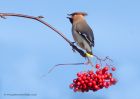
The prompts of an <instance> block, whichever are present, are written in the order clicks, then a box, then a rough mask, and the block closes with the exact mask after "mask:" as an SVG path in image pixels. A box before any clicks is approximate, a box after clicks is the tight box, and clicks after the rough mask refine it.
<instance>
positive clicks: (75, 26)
mask: <svg viewBox="0 0 140 99" xmlns="http://www.w3.org/2000/svg"><path fill="white" fill-rule="evenodd" d="M68 15H69V17H67V18H68V19H69V21H70V22H71V24H72V35H73V38H74V40H75V42H76V43H77V44H78V46H79V47H81V48H82V49H84V50H85V51H86V56H87V57H93V53H92V47H94V35H93V31H92V29H91V28H90V26H89V25H88V24H87V22H86V20H85V19H84V16H86V15H87V13H84V12H74V13H72V14H68Z"/></svg>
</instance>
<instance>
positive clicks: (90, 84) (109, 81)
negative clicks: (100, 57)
mask: <svg viewBox="0 0 140 99" xmlns="http://www.w3.org/2000/svg"><path fill="white" fill-rule="evenodd" d="M95 67H96V69H97V70H96V72H95V73H94V72H93V70H90V71H87V72H79V73H77V78H76V79H74V80H73V83H72V84H70V88H72V89H73V90H74V92H77V91H78V92H88V91H89V90H92V91H97V90H100V89H102V88H104V87H105V88H108V87H109V86H111V85H114V84H116V82H117V80H116V79H115V78H113V76H112V73H110V72H109V69H110V68H109V67H108V66H105V67H104V68H100V65H99V64H96V66H95ZM111 70H112V71H115V70H116V69H115V67H112V68H111Z"/></svg>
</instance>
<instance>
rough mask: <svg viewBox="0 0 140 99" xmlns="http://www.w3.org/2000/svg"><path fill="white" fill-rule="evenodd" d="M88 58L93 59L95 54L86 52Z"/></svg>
mask: <svg viewBox="0 0 140 99" xmlns="http://www.w3.org/2000/svg"><path fill="white" fill-rule="evenodd" d="M85 54H86V56H87V57H93V53H92V52H86V53H85Z"/></svg>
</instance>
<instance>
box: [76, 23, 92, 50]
mask: <svg viewBox="0 0 140 99" xmlns="http://www.w3.org/2000/svg"><path fill="white" fill-rule="evenodd" d="M76 31H77V32H78V33H79V34H80V35H81V36H82V37H83V38H84V39H85V40H86V41H87V42H88V43H89V44H90V46H93V47H94V35H93V31H92V29H91V28H90V27H89V25H88V24H87V23H86V22H85V21H83V22H79V23H77V25H76Z"/></svg>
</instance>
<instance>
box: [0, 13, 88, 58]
mask: <svg viewBox="0 0 140 99" xmlns="http://www.w3.org/2000/svg"><path fill="white" fill-rule="evenodd" d="M6 16H15V17H23V18H28V19H33V20H36V21H38V22H40V23H42V24H44V25H45V26H47V27H49V28H51V29H52V30H53V31H55V32H56V33H57V34H59V35H60V36H61V37H62V38H63V39H64V40H65V41H66V42H67V43H69V44H70V46H72V49H74V50H76V51H77V52H78V53H79V54H80V55H81V56H82V57H86V55H85V53H84V51H82V50H81V49H79V48H78V47H77V46H75V45H74V44H73V43H72V42H71V41H70V40H69V39H67V38H66V36H65V35H64V34H63V33H61V32H60V31H58V30H57V29H56V28H54V27H53V26H51V25H50V24H48V23H47V22H45V21H43V20H42V18H44V17H43V16H38V17H35V16H29V15H24V14H16V13H0V17H1V18H3V19H5V17H6Z"/></svg>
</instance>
